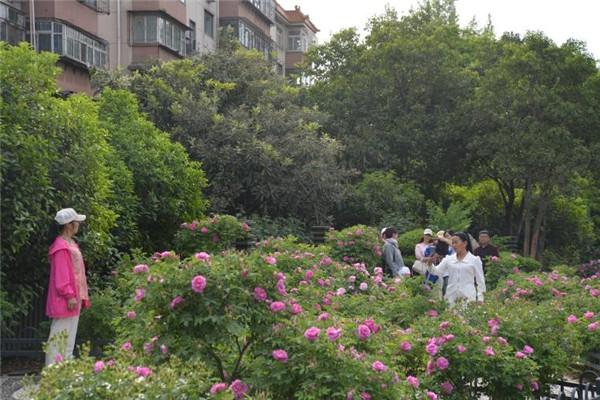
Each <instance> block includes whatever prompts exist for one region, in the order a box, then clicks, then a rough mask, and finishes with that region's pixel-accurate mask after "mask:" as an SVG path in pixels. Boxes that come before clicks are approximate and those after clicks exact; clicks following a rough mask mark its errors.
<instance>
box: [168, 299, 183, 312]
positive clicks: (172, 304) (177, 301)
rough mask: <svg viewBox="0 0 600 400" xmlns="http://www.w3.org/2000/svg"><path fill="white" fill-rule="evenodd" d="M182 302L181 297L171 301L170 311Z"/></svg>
mask: <svg viewBox="0 0 600 400" xmlns="http://www.w3.org/2000/svg"><path fill="white" fill-rule="evenodd" d="M182 301H183V297H181V296H177V297H175V298H174V299H173V300H171V309H172V310H174V309H175V307H177V305H179V304H180V303H181V302H182Z"/></svg>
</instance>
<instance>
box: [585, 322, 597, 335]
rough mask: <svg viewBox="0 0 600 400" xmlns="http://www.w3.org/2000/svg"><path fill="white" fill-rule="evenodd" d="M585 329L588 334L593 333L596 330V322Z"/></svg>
mask: <svg viewBox="0 0 600 400" xmlns="http://www.w3.org/2000/svg"><path fill="white" fill-rule="evenodd" d="M587 329H588V331H589V332H595V331H596V330H597V329H598V322H597V321H596V322H592V323H591V324H589V325H588V327H587Z"/></svg>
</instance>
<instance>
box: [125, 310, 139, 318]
mask: <svg viewBox="0 0 600 400" xmlns="http://www.w3.org/2000/svg"><path fill="white" fill-rule="evenodd" d="M136 316H137V314H136V313H135V311H127V318H128V319H135V317H136Z"/></svg>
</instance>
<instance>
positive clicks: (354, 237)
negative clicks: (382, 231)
mask: <svg viewBox="0 0 600 400" xmlns="http://www.w3.org/2000/svg"><path fill="white" fill-rule="evenodd" d="M326 243H327V245H329V246H330V247H331V255H332V257H334V258H335V259H337V260H340V261H344V262H347V263H355V262H364V263H365V264H367V266H368V267H369V268H370V269H371V270H372V269H373V268H374V267H376V266H378V265H381V257H382V255H383V253H382V252H381V251H382V245H383V243H382V242H381V241H380V240H379V232H378V231H377V229H375V228H371V227H367V226H365V225H356V226H351V227H349V228H346V229H343V230H341V231H335V230H332V231H330V232H329V233H328V234H327V240H326Z"/></svg>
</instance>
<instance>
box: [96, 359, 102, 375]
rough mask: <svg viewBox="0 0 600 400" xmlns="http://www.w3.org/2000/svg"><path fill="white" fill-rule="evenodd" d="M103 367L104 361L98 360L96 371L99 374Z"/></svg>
mask: <svg viewBox="0 0 600 400" xmlns="http://www.w3.org/2000/svg"><path fill="white" fill-rule="evenodd" d="M103 369H104V361H96V364H94V372H95V373H96V374H97V373H99V372H102V370H103Z"/></svg>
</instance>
